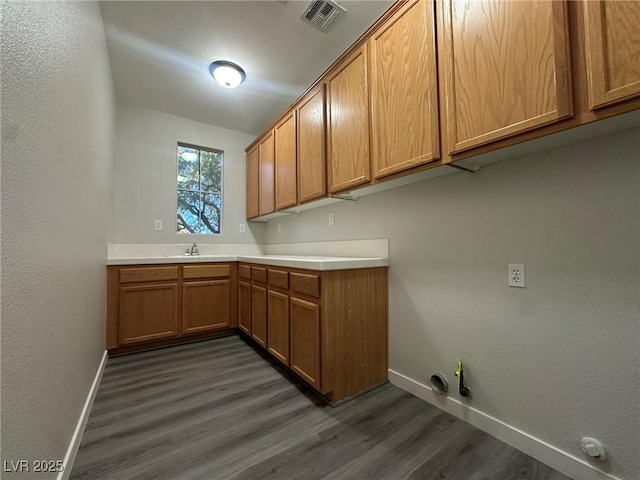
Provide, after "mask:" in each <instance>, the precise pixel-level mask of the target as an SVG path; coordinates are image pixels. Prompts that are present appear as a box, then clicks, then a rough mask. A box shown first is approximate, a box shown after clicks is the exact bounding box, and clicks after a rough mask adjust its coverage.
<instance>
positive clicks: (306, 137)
mask: <svg viewBox="0 0 640 480" xmlns="http://www.w3.org/2000/svg"><path fill="white" fill-rule="evenodd" d="M324 111H325V103H324V86H323V85H321V86H320V87H319V88H317V89H315V90H313V91H311V92H310V93H309V94H308V95H307V96H306V97H305V98H303V99H302V101H301V102H300V105H299V106H298V201H299V202H300V203H302V202H308V201H309V200H314V199H316V198H321V197H324V196H325V195H326V194H327V171H326V158H325V117H324Z"/></svg>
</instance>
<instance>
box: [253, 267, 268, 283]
mask: <svg viewBox="0 0 640 480" xmlns="http://www.w3.org/2000/svg"><path fill="white" fill-rule="evenodd" d="M251 278H252V280H253V281H254V282H259V283H263V284H264V283H267V269H266V268H265V267H251Z"/></svg>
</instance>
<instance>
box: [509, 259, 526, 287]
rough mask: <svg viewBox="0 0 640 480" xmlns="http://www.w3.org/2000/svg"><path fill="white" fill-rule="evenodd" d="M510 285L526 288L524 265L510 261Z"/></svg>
mask: <svg viewBox="0 0 640 480" xmlns="http://www.w3.org/2000/svg"><path fill="white" fill-rule="evenodd" d="M509 286H510V287H519V288H524V287H525V282H524V265H521V264H516V263H510V264H509Z"/></svg>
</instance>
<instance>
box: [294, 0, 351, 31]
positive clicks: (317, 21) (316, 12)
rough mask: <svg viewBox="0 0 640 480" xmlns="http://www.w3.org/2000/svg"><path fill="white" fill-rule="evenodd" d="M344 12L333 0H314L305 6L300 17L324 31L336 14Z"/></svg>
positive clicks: (327, 28) (336, 16)
mask: <svg viewBox="0 0 640 480" xmlns="http://www.w3.org/2000/svg"><path fill="white" fill-rule="evenodd" d="M344 12H346V10H345V9H344V8H342V7H341V6H340V5H338V4H337V3H336V2H334V1H333V0H314V1H313V2H311V3H310V4H309V6H308V7H307V8H305V10H304V13H303V14H302V17H300V19H301V20H304V21H305V22H307V23H310V24H311V25H313V26H314V27H316V28H317V29H318V30H322V31H323V32H326V31H327V30H329V28H330V27H331V25H332V24H333V22H334V21H335V19H336V18H338V15H340V14H341V13H344Z"/></svg>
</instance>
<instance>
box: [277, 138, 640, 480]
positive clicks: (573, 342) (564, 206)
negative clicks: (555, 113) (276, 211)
mask: <svg viewBox="0 0 640 480" xmlns="http://www.w3.org/2000/svg"><path fill="white" fill-rule="evenodd" d="M639 139H640V130H638V129H636V130H631V131H627V132H621V133H618V134H615V135H612V136H607V137H601V138H595V139H593V140H590V141H587V142H583V143H581V144H575V145H569V146H566V147H563V148H558V149H555V150H552V151H547V152H541V153H538V154H535V155H530V156H527V157H523V158H518V159H511V160H507V161H504V162H502V163H498V164H494V165H490V166H488V167H485V168H484V169H483V170H481V171H480V172H478V173H475V174H467V173H460V174H456V175H450V176H447V177H441V178H437V179H434V180H430V181H427V182H423V183H420V184H415V185H411V186H407V187H403V188H400V189H397V190H392V191H388V192H385V193H381V194H377V195H372V196H369V197H363V198H361V199H359V200H358V201H357V202H344V203H341V204H337V205H333V206H329V207H325V208H322V209H318V210H311V211H308V212H304V213H302V214H300V215H296V216H290V217H282V218H278V219H274V220H272V221H270V222H269V223H268V228H267V237H266V240H267V243H268V244H272V243H287V242H305V241H322V240H346V239H357V238H380V237H388V238H389V239H390V260H391V267H390V285H389V288H390V326H389V333H390V368H391V369H392V370H395V371H397V372H399V373H401V374H404V375H406V376H408V377H410V378H411V379H413V380H416V381H418V382H421V383H424V384H427V385H428V384H429V377H430V375H431V374H432V373H434V372H440V371H441V372H445V374H446V375H447V376H448V377H449V380H450V382H451V383H453V380H454V376H453V371H454V368H455V361H456V358H457V357H460V358H461V359H462V360H463V361H464V362H465V363H466V369H467V370H466V373H467V375H468V383H469V386H470V388H471V389H472V391H473V395H474V396H473V400H472V401H471V402H470V405H472V406H473V407H475V408H477V409H478V410H480V411H481V412H483V413H486V414H488V415H491V416H493V417H495V418H497V419H498V420H501V421H503V422H506V423H507V424H509V425H511V426H513V427H516V428H518V429H521V430H523V431H524V432H526V433H528V434H530V435H533V436H535V437H537V438H538V439H540V440H542V441H545V442H548V443H550V444H552V445H553V446H555V447H557V448H559V449H561V450H563V451H564V452H567V453H569V454H571V455H574V456H577V457H580V456H581V453H580V450H579V447H578V444H579V442H580V439H581V437H582V436H584V435H590V436H594V437H596V438H599V439H600V440H601V441H602V442H604V444H605V446H606V448H607V449H608V452H609V455H610V461H609V462H608V463H606V464H598V466H599V467H602V468H603V469H604V470H605V471H610V472H612V473H613V474H615V475H618V476H619V477H620V478H624V479H628V480H632V479H637V478H640V462H639V459H638V452H639V451H640V439H639V435H638V432H639V431H640V372H639V369H640V354H639V351H640V348H639V342H640V335H639V328H640V321H639V312H638V300H639V289H640V285H639V245H640V238H639V231H640V230H639V228H640V226H639V216H640V209H639V203H640V198H639V183H640V182H639V165H640V161H639V160H640V153H639V152H640V143H639ZM330 211H333V212H335V226H333V227H330V226H328V225H327V214H328V212H330ZM278 223H281V224H282V232H281V233H278V232H277V228H276V227H277V224H278ZM508 263H523V264H525V265H526V284H527V287H526V288H525V289H517V288H509V287H507V264H508ZM452 396H453V397H455V398H460V397H459V396H458V395H457V394H456V393H454V394H452ZM568 461H569V462H570V460H568Z"/></svg>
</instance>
